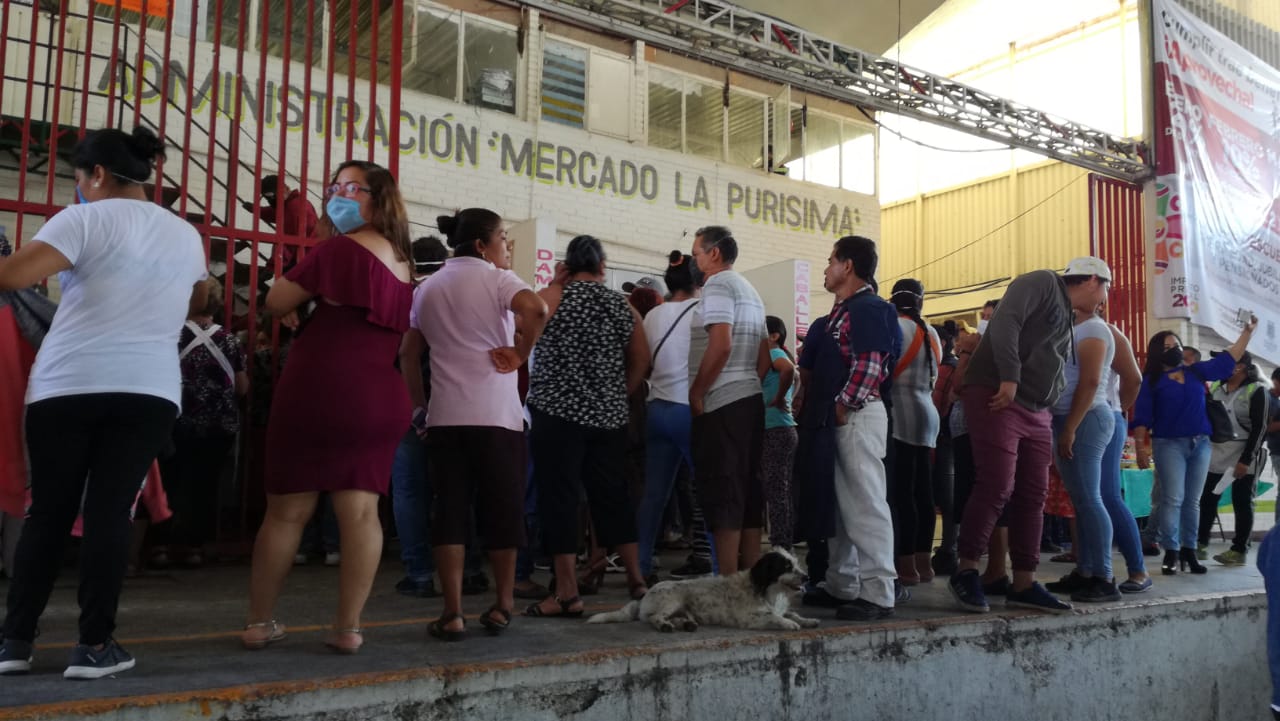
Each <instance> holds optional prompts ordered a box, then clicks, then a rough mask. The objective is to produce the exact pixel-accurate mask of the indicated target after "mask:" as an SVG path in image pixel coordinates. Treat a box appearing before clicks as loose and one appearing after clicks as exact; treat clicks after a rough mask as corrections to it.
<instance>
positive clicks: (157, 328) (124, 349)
mask: <svg viewBox="0 0 1280 721" xmlns="http://www.w3.org/2000/svg"><path fill="white" fill-rule="evenodd" d="M163 157H164V143H163V142H162V141H161V140H160V139H159V138H157V137H156V135H155V134H154V133H152V132H151V131H150V130H147V129H146V128H142V127H139V128H136V129H135V130H134V131H133V133H132V134H129V133H125V132H123V131H121V130H117V129H114V128H108V129H103V130H95V131H92V132H89V133H87V134H86V135H85V137H84V139H83V140H81V141H80V142H79V143H77V144H76V146H75V149H74V150H72V153H71V167H72V168H73V169H74V171H75V189H76V197H77V198H78V199H79V201H80V202H79V203H77V204H76V205H72V206H70V207H67V208H64V209H63V210H61V211H59V212H58V213H57V214H56V215H54V216H53V217H51V218H49V220H48V221H47V222H46V223H45V224H44V226H43V227H41V228H40V229H39V230H37V231H36V232H35V237H34V238H33V239H32V240H31V241H29V242H27V243H25V244H24V245H23V246H22V247H21V248H20V249H19V250H18V252H17V253H15V254H14V255H13V256H11V257H9V258H0V290H20V289H25V288H30V287H31V286H33V285H35V284H36V283H39V282H40V281H42V280H44V279H45V278H47V277H48V276H51V275H53V274H55V273H57V274H59V279H60V281H61V287H62V301H61V303H60V305H59V306H58V310H57V313H56V315H55V316H54V319H53V326H52V328H51V329H50V330H49V334H48V335H47V336H46V337H45V339H44V342H43V344H42V345H41V347H40V352H39V354H38V355H37V356H36V359H35V365H34V366H33V367H32V369H31V378H30V383H29V384H28V386H27V396H26V412H25V418H24V425H25V427H26V442H27V449H26V450H27V456H28V459H29V470H30V476H31V505H30V508H29V509H28V511H27V520H26V524H25V526H24V527H23V529H22V535H21V537H20V539H19V541H18V549H17V557H16V563H15V566H16V567H15V568H13V569H10V576H11V577H12V578H13V581H12V584H11V585H10V587H9V601H8V615H7V616H6V618H5V622H4V628H3V631H0V638H2V639H3V643H2V645H0V674H9V673H26V672H27V671H29V670H30V669H31V651H32V641H33V640H34V639H35V636H36V625H37V622H38V621H39V620H40V615H41V614H42V613H43V611H44V609H45V604H46V603H47V602H48V600H49V594H50V592H51V591H52V590H53V585H54V581H55V580H56V579H57V577H58V570H59V569H60V568H61V566H62V552H63V549H64V547H65V546H66V540H67V537H68V536H69V535H70V532H71V526H72V524H73V523H74V522H75V520H76V515H77V514H79V513H81V512H82V511H83V514H84V543H83V545H82V546H81V549H80V605H81V613H80V640H79V644H78V645H77V646H75V647H74V648H73V649H72V651H71V659H70V662H69V663H68V665H67V669H66V672H65V673H64V674H63V675H64V676H65V677H66V678H77V679H94V678H101V677H103V676H107V675H110V674H114V673H118V672H120V671H126V670H128V669H131V668H133V666H134V660H133V657H132V656H130V655H129V654H128V653H127V652H126V651H125V650H124V649H122V648H121V647H120V646H119V644H117V643H116V642H115V641H114V640H112V634H113V633H114V631H115V627H116V624H115V620H116V608H117V606H118V604H119V599H120V588H121V584H122V583H123V581H124V574H125V567H126V564H127V563H128V555H129V541H130V521H131V519H130V515H131V511H132V508H133V504H134V500H135V499H136V498H137V496H138V489H139V486H140V485H141V483H142V479H143V478H144V477H145V476H146V475H147V469H148V468H150V466H151V464H152V462H153V461H154V460H155V458H156V456H157V455H158V454H159V453H160V450H161V449H162V448H163V447H164V446H165V444H166V443H167V442H168V441H169V438H170V437H171V434H172V431H173V424H174V420H175V419H176V418H177V416H178V409H179V406H180V404H181V399H182V374H181V371H180V369H179V364H178V334H179V331H181V330H182V324H183V321H184V320H185V319H186V317H187V313H188V311H189V309H192V308H202V307H203V306H204V304H205V301H206V300H207V294H208V289H207V288H206V287H205V285H204V283H202V282H201V281H203V280H204V278H205V277H206V275H207V273H206V271H205V262H204V249H203V248H202V246H201V242H200V235H199V234H198V233H196V230H195V228H193V227H191V225H190V224H189V223H187V222H186V221H184V220H182V219H181V218H179V217H178V216H177V215H174V214H173V213H172V212H170V211H168V210H166V209H165V208H162V207H160V206H158V205H156V204H155V203H153V202H151V200H150V198H148V197H147V193H146V191H145V190H144V189H143V183H146V182H147V180H148V179H149V178H150V177H151V173H152V170H153V166H154V165H155V163H156V161H157V160H160V159H162V158H163Z"/></svg>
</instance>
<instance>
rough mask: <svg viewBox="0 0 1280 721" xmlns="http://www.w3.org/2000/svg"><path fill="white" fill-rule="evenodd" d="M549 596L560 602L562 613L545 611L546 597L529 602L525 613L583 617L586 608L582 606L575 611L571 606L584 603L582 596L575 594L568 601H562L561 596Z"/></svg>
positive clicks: (559, 616)
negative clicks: (543, 604)
mask: <svg viewBox="0 0 1280 721" xmlns="http://www.w3.org/2000/svg"><path fill="white" fill-rule="evenodd" d="M548 598H553V599H555V602H556V603H558V604H560V613H546V612H545V611H543V610H542V601H545V600H547V599H546V598H544V599H542V601H539V602H537V603H532V604H529V607H528V608H526V609H525V610H524V615H526V616H533V617H535V618H582V612H583V611H584V610H585V609H581V608H580V609H578V610H576V611H574V610H571V609H570V608H569V607H570V606H572V605H573V604H575V603H582V597H581V596H574V597H573V598H570V599H568V600H566V601H561V600H560V597H559V596H548Z"/></svg>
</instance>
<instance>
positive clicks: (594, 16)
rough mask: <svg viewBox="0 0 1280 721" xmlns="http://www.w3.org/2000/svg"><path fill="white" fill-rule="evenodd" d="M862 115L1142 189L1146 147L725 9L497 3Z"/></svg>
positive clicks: (546, 0)
mask: <svg viewBox="0 0 1280 721" xmlns="http://www.w3.org/2000/svg"><path fill="white" fill-rule="evenodd" d="M501 1H502V2H506V3H508V4H512V5H525V6H529V7H534V8H537V9H538V10H539V11H541V12H543V13H546V14H548V15H550V16H553V17H559V18H562V19H564V20H567V21H570V22H574V23H576V24H580V25H585V26H588V27H591V28H594V29H597V30H601V31H606V32H611V33H614V34H617V35H621V36H624V37H629V38H634V39H637V40H643V41H644V42H646V43H648V44H651V45H654V46H656V47H661V48H665V49H668V50H672V51H675V52H680V53H685V54H688V55H691V56H697V57H701V58H705V59H708V60H711V61H713V62H717V63H720V64H723V65H725V66H726V67H730V68H735V69H739V70H741V71H743V72H745V73H749V74H751V75H757V76H760V77H763V78H767V79H770V80H773V81H775V82H778V83H782V84H785V85H790V86H792V87H795V88H800V89H803V90H806V91H808V92H811V93H815V94H817V95H822V96H826V97H829V98H834V99H836V100H841V101H844V102H848V103H852V104H854V105H858V106H861V107H864V108H868V109H872V110H878V111H883V112H886V113H893V114H897V115H902V116H905V117H909V118H914V119H916V120H923V121H925V122H929V123H933V124H936V125H941V126H943V127H947V128H951V129H953V130H958V131H960V132H963V133H967V134H969V135H973V136H976V137H979V138H983V139H985V140H989V141H992V142H995V143H1000V144H1002V145H1008V146H1011V147H1015V148H1022V149H1024V150H1030V151H1031V152H1034V153H1038V154H1040V155H1045V156H1048V157H1050V158H1055V159H1057V160H1061V161H1063V162H1065V163H1070V164H1072V165H1077V166H1080V167H1082V168H1087V169H1089V170H1092V171H1094V172H1097V173H1101V174H1103V175H1107V176H1111V177H1115V178H1120V179H1123V180H1127V181H1130V182H1133V183H1140V182H1142V181H1143V180H1145V179H1146V178H1148V177H1149V176H1150V175H1151V167H1150V165H1149V164H1148V162H1147V152H1146V150H1147V149H1146V146H1145V145H1144V144H1143V143H1140V142H1138V141H1136V140H1132V139H1130V138H1124V137H1120V136H1116V135H1112V134H1110V133H1106V132H1104V131H1101V130H1097V129H1094V128H1090V127H1088V126H1085V125H1081V124H1079V123H1074V122H1071V121H1070V120H1067V119H1066V118H1061V117H1058V116H1055V115H1052V114H1050V113H1046V112H1044V111H1041V110H1036V109H1034V108H1030V107H1028V106H1026V105H1023V104H1021V103H1017V102H1014V101H1012V100H1009V99H1006V98H1002V97H999V96H996V95H993V94H991V93H988V92H984V91H982V90H978V89H977V88H973V87H970V86H968V85H964V84H962V83H957V82H955V81H954V80H950V79H948V78H945V77H942V76H939V75H933V74H931V73H927V72H925V71H922V70H917V69H915V68H911V67H908V66H906V65H902V64H900V63H897V62H895V61H893V60H889V59H887V58H883V57H880V56H877V55H871V54H869V53H865V52H862V51H861V50H857V49H854V48H849V47H844V46H841V45H839V44H838V43H835V42H833V41H831V40H827V39H825V38H822V37H819V36H817V35H814V34H813V33H810V32H808V31H806V30H803V29H801V28H799V27H796V26H794V25H791V24H788V23H784V22H781V21H779V20H775V19H774V18H771V17H769V16H767V15H761V14H759V13H753V12H751V11H748V10H744V9H742V8H740V7H737V6H735V5H732V4H730V3H727V2H722V1H721V0H501Z"/></svg>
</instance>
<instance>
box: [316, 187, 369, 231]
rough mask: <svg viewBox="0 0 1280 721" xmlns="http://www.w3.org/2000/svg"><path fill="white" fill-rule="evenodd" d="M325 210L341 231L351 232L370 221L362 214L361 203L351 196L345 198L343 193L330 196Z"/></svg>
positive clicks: (335, 226)
mask: <svg viewBox="0 0 1280 721" xmlns="http://www.w3.org/2000/svg"><path fill="white" fill-rule="evenodd" d="M324 210H325V212H326V213H327V214H328V215H329V220H330V221H331V222H332V223H333V227H334V228H336V229H337V230H338V232H339V233H350V232H351V231H353V230H355V229H356V228H359V227H361V226H364V225H367V224H368V222H369V221H367V220H365V219H364V216H362V215H360V203H358V202H356V201H354V200H352V199H351V198H344V197H343V196H341V195H335V196H333V197H332V198H329V202H328V203H326V204H325V206H324Z"/></svg>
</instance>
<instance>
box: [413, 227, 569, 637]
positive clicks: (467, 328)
mask: <svg viewBox="0 0 1280 721" xmlns="http://www.w3.org/2000/svg"><path fill="white" fill-rule="evenodd" d="M436 225H437V226H438V227H439V228H440V231H441V232H443V233H444V234H445V235H446V236H447V237H448V243H449V247H451V248H453V257H452V258H451V259H450V260H449V261H448V262H446V263H445V265H444V269H442V270H440V271H438V272H436V273H435V274H434V275H432V276H431V277H430V278H428V279H427V280H426V281H425V282H424V283H423V286H422V288H421V290H420V291H419V293H418V298H417V300H416V304H415V310H416V311H417V316H418V326H419V329H420V331H421V333H422V335H423V337H424V338H425V339H426V341H427V346H428V347H430V349H431V399H430V401H429V406H428V408H427V438H426V441H427V468H428V471H429V473H428V475H429V476H430V477H431V479H432V485H433V486H434V487H435V490H436V498H435V504H434V505H433V507H432V518H431V545H432V546H433V549H434V553H435V560H436V571H437V573H438V574H439V577H440V585H441V590H442V592H443V596H444V613H443V614H442V615H441V616H440V618H438V619H437V620H435V621H432V622H431V624H430V625H429V626H428V627H427V631H428V632H429V633H430V634H431V635H432V636H434V637H436V638H439V639H442V640H445V641H461V640H462V638H463V637H464V635H465V633H466V631H465V622H464V620H463V617H462V567H463V557H464V554H465V545H466V542H467V531H468V528H467V526H468V523H469V522H470V519H472V518H475V519H476V523H477V525H478V527H479V528H478V530H479V536H480V538H482V539H483V540H484V543H485V547H486V549H487V550H488V551H489V562H490V564H492V566H493V577H494V585H495V586H496V590H497V600H496V602H495V603H494V605H493V606H491V607H490V608H489V610H488V611H486V612H485V613H484V614H483V615H481V616H480V625H482V626H484V627H485V629H487V630H488V631H489V632H490V633H492V634H495V635H496V634H498V633H501V632H502V631H504V630H506V628H507V626H508V625H509V624H510V622H511V608H512V605H513V604H514V603H515V601H514V598H513V587H514V585H515V568H516V549H517V548H518V547H519V546H521V545H522V544H523V543H524V482H525V474H526V469H527V466H526V462H525V440H524V411H523V408H522V405H521V403H520V392H519V389H518V386H517V383H518V378H517V374H516V373H515V371H516V370H517V369H518V368H520V366H522V365H524V363H525V361H526V360H528V358H529V352H530V350H531V349H532V348H533V344H534V343H535V342H537V340H538V337H539V336H540V335H542V329H543V326H545V325H546V322H547V306H546V303H544V302H543V301H542V299H541V298H539V297H538V296H537V294H535V293H534V292H533V290H531V289H530V288H529V286H528V285H526V284H525V282H524V281H522V280H520V278H519V277H518V276H516V274H515V273H513V272H511V271H510V270H507V268H509V267H510V265H511V261H510V255H511V251H510V248H509V247H508V246H507V233H506V231H505V230H504V229H503V228H502V218H500V217H498V214H497V213H494V212H493V211H491V210H485V209H483V208H468V209H466V210H462V211H459V212H458V213H457V214H456V215H453V216H447V215H446V216H440V217H439V218H438V219H437V220H436ZM513 314H514V315H513ZM517 319H518V321H519V324H520V330H521V333H520V337H519V339H518V340H516V339H515V328H516V322H517ZM473 504H474V508H473Z"/></svg>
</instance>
